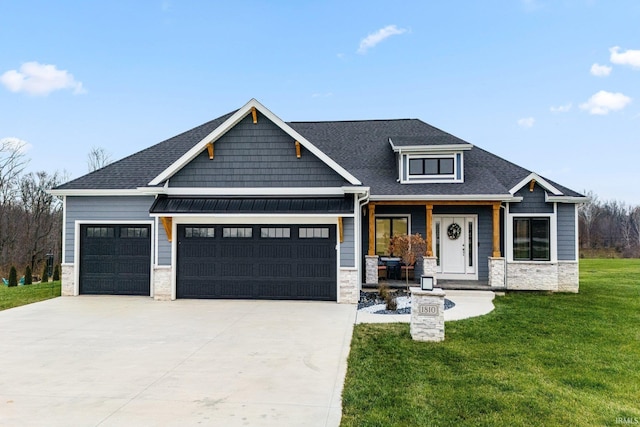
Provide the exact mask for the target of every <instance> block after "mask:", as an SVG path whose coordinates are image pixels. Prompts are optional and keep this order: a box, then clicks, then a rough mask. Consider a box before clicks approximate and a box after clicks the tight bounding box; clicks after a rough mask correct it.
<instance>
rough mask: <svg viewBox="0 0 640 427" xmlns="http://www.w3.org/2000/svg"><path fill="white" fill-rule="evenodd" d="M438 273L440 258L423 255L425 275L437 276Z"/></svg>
mask: <svg viewBox="0 0 640 427" xmlns="http://www.w3.org/2000/svg"><path fill="white" fill-rule="evenodd" d="M437 273H438V258H436V257H434V256H424V257H422V273H420V274H421V275H423V276H433V277H434V278H435V277H436V274H437Z"/></svg>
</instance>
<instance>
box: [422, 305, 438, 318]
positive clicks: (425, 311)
mask: <svg viewBox="0 0 640 427" xmlns="http://www.w3.org/2000/svg"><path fill="white" fill-rule="evenodd" d="M418 314H419V315H420V316H437V315H438V306H437V305H435V304H425V305H420V306H418Z"/></svg>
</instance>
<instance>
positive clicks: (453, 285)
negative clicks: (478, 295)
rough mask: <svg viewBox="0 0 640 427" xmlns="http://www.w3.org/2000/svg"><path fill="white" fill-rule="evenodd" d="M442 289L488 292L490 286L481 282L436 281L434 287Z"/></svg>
mask: <svg viewBox="0 0 640 427" xmlns="http://www.w3.org/2000/svg"><path fill="white" fill-rule="evenodd" d="M436 286H437V287H439V288H442V289H451V290H454V289H455V290H465V291H490V290H491V286H489V283H488V282H485V281H482V280H442V279H441V280H438V284H437V285H436Z"/></svg>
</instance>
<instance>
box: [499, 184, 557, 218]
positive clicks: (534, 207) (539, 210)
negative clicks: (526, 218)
mask: <svg viewBox="0 0 640 427" xmlns="http://www.w3.org/2000/svg"><path fill="white" fill-rule="evenodd" d="M515 196H516V197H522V201H521V202H519V203H511V206H510V209H509V212H511V213H512V214H521V213H528V214H543V213H553V203H547V202H546V201H545V196H546V192H545V191H544V189H543V188H542V187H540V186H539V185H536V186H535V187H534V188H533V191H529V186H528V185H527V186H525V187H522V188H521V189H520V190H519V191H518V192H517V193H516V194H515Z"/></svg>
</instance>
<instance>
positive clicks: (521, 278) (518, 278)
mask: <svg viewBox="0 0 640 427" xmlns="http://www.w3.org/2000/svg"><path fill="white" fill-rule="evenodd" d="M507 289H509V290H519V291H551V292H557V291H558V290H559V288H558V264H557V263H536V262H518V263H507Z"/></svg>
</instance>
